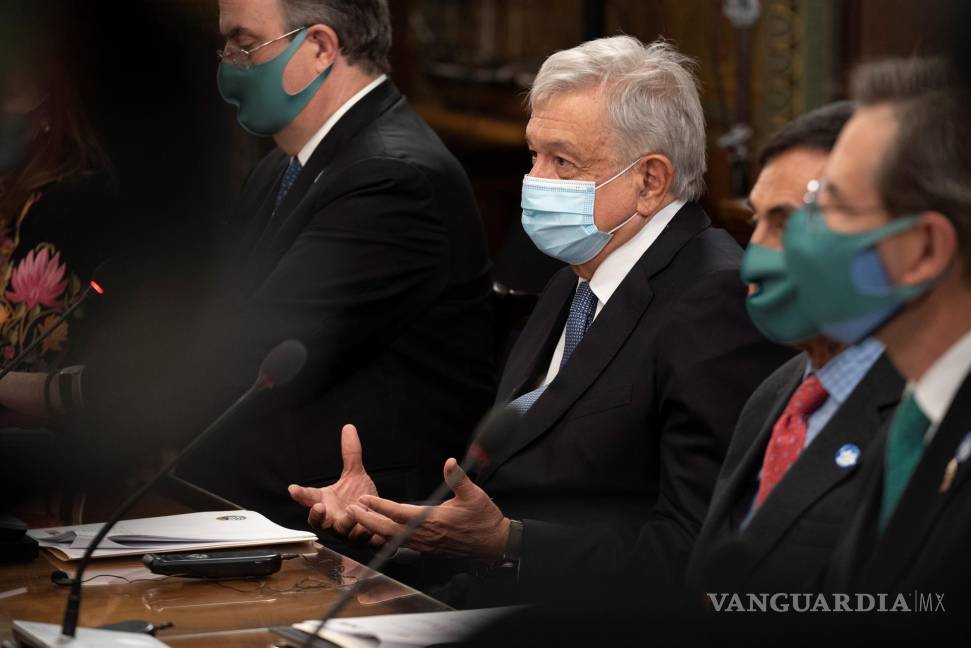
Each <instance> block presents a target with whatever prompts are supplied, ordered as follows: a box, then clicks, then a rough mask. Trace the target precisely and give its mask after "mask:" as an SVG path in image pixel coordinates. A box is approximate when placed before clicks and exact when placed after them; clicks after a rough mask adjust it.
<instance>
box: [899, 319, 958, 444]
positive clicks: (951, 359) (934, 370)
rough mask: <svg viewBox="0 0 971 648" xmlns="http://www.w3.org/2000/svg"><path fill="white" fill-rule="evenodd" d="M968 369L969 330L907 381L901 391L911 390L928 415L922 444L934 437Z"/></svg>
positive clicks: (922, 409)
mask: <svg viewBox="0 0 971 648" xmlns="http://www.w3.org/2000/svg"><path fill="white" fill-rule="evenodd" d="M969 371H971V331H968V332H967V333H965V334H964V335H963V336H962V337H961V338H960V339H959V340H958V341H957V342H955V343H954V345H953V346H951V348H950V349H948V350H947V351H945V352H944V355H942V356H941V357H940V358H938V359H937V360H935V361H934V364H932V365H931V366H930V369H928V370H927V371H926V372H925V373H924V375H923V376H921V377H920V379H919V380H916V381H911V382H909V383H907V389H906V391H905V392H904V393H913V395H914V400H916V401H917V404H918V405H919V406H920V409H921V411H923V412H924V414H925V415H926V416H927V418H928V419H930V422H931V424H930V427H928V428H927V433H926V434H925V435H924V445H927V444H928V443H930V442H931V440H932V439H933V438H934V434H935V433H936V432H937V428H938V427H939V426H940V425H941V421H942V420H943V419H944V415H945V414H947V410H948V409H949V408H950V407H951V401H953V400H954V396H955V394H957V392H958V389H960V387H961V385H962V384H963V383H964V379H965V378H966V377H967V375H968V372H969Z"/></svg>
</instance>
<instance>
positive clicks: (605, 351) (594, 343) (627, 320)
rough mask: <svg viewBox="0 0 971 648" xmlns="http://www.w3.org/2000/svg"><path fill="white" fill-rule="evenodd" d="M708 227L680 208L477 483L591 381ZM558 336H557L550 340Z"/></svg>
mask: <svg viewBox="0 0 971 648" xmlns="http://www.w3.org/2000/svg"><path fill="white" fill-rule="evenodd" d="M710 224H711V223H710V221H709V220H708V217H707V216H706V215H705V213H704V211H702V209H701V208H700V207H699V206H698V205H697V204H695V203H688V204H687V205H685V206H684V207H682V208H681V210H680V211H679V212H678V213H677V214H676V215H675V216H674V219H673V220H672V221H671V223H670V224H669V225H668V227H667V228H665V230H664V231H663V232H662V233H661V236H659V237H658V239H657V240H656V241H655V242H654V244H653V245H652V246H651V247H650V249H648V251H647V252H646V253H645V254H644V255H643V256H642V257H641V258H640V260H639V261H638V262H637V263H636V264H635V265H634V267H633V268H632V269H631V271H630V272H629V273H628V275H627V277H626V278H625V279H624V280H623V281H622V282H621V284H620V286H619V287H618V288H617V290H616V292H614V294H613V296H612V297H611V298H610V301H609V302H607V304H606V305H605V306H604V307H603V309H602V310H601V312H600V314H599V315H598V316H597V318H596V319H595V320H594V321H593V324H591V325H590V329H589V330H588V331H587V332H586V334H585V335H584V336H583V340H581V341H580V344H578V345H577V348H576V350H575V351H574V352H573V355H572V356H571V357H570V361H569V362H568V363H567V364H566V365H565V366H564V367H563V369H562V370H561V371H560V372H559V373H558V374H557V376H556V378H555V379H554V380H553V382H551V383H550V384H549V386H548V387H547V388H546V391H544V392H543V394H542V396H540V398H539V400H537V401H536V403H535V404H534V405H533V406H532V408H530V410H529V411H528V412H527V413H526V415H525V416H524V417H523V424H522V427H521V432H520V434H519V436H518V437H517V438H516V439H514V440H513V442H512V443H511V444H510V445H509V447H508V448H507V450H506V451H505V452H501V453H499V454H498V456H497V459H496V460H495V461H494V462H493V463H492V465H491V466H489V468H487V469H486V471H485V472H484V473H483V474H482V478H481V481H482V482H485V481H486V480H487V479H488V478H489V477H490V476H491V475H492V474H494V473H495V472H496V470H497V469H498V468H499V467H501V466H502V464H503V463H505V462H506V461H508V460H509V459H510V458H511V457H513V456H515V455H516V454H517V453H518V452H520V451H522V450H523V449H525V448H526V447H527V446H529V445H530V444H531V443H533V442H534V441H535V440H536V439H538V438H539V437H541V436H543V435H544V434H545V433H547V432H548V431H549V430H550V429H551V428H552V427H553V426H554V424H556V422H557V421H559V420H560V419H561V418H562V416H563V415H564V414H565V413H566V412H567V410H569V409H570V407H572V406H573V404H574V403H575V402H576V401H577V400H578V399H579V398H580V397H581V396H582V395H583V393H584V392H585V391H586V390H587V389H588V388H589V387H590V385H592V384H593V383H594V382H595V381H596V380H597V378H598V377H599V376H600V374H601V373H602V372H603V370H604V369H605V368H606V367H607V365H608V364H609V363H610V361H611V360H612V359H613V357H614V356H615V355H616V354H617V352H618V351H619V350H620V349H621V347H623V345H624V343H625V342H626V341H627V338H628V337H629V336H630V334H631V333H632V332H633V330H634V328H635V327H636V326H637V323H638V322H639V321H640V319H641V317H642V316H643V315H644V312H645V311H646V310H647V308H648V306H649V304H650V303H651V299H652V297H653V292H652V290H651V286H650V283H649V279H650V277H652V276H654V275H655V274H657V273H659V272H661V271H662V270H663V269H664V268H665V267H667V265H668V264H669V263H670V262H671V260H672V259H673V258H674V256H675V255H676V254H677V253H678V251H679V250H680V249H681V248H682V247H683V246H684V245H685V244H686V243H687V242H688V241H689V240H690V239H691V238H692V237H694V236H696V235H697V234H698V233H699V232H701V231H702V230H704V229H705V228H707V227H708V226H710ZM559 333H560V331H559V330H557V331H556V335H559Z"/></svg>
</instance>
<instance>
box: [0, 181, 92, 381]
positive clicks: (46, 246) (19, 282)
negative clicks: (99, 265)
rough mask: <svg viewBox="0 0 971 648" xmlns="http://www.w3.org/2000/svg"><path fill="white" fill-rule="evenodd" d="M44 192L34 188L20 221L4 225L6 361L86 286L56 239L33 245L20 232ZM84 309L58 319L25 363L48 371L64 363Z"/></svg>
mask: <svg viewBox="0 0 971 648" xmlns="http://www.w3.org/2000/svg"><path fill="white" fill-rule="evenodd" d="M41 198H42V196H41V194H40V193H37V194H34V195H33V196H32V197H31V198H30V200H29V201H28V202H27V204H26V205H24V208H23V210H22V211H21V214H20V217H19V218H18V219H17V222H16V223H5V224H2V225H0V227H2V229H0V354H2V358H3V362H4V363H6V362H8V361H9V360H11V359H12V358H13V357H14V356H16V355H17V354H19V353H20V352H21V351H22V350H23V349H24V348H25V347H27V346H28V345H29V344H30V343H31V342H32V341H33V340H34V339H35V338H36V337H37V336H39V335H42V334H43V333H45V332H46V331H48V330H49V329H50V328H51V327H52V326H54V324H55V322H56V321H57V319H58V317H60V316H61V315H62V314H63V313H64V311H65V310H66V309H67V308H68V307H70V306H71V305H72V304H73V303H74V302H75V301H76V300H77V299H78V297H79V296H80V294H81V290H82V285H81V280H80V279H79V278H78V276H77V274H75V273H73V272H71V269H69V268H68V266H67V263H66V262H65V259H64V258H63V257H62V253H61V251H60V250H59V249H58V248H57V247H56V245H55V244H53V243H51V242H49V241H39V242H37V243H34V244H33V245H31V243H33V242H32V241H31V242H28V241H23V240H22V238H21V225H22V224H23V222H24V220H25V218H29V217H30V213H31V210H32V208H33V207H34V205H35V204H36V203H37V202H38V201H40V200H41ZM25 248H26V249H25ZM82 310H83V309H78V310H77V311H75V312H74V313H73V314H72V316H71V317H69V318H68V319H67V320H65V321H64V322H62V323H61V324H60V325H58V326H57V328H56V329H55V330H54V331H53V332H52V333H51V334H50V336H49V337H47V338H46V339H45V340H44V341H43V342H42V343H41V344H40V346H38V347H37V348H35V349H34V350H33V351H32V352H31V354H30V355H29V356H28V357H27V358H26V360H25V362H24V364H23V365H22V366H21V367H20V368H21V369H22V370H25V371H47V370H49V369H52V368H55V367H58V366H60V365H61V361H62V359H63V357H64V355H65V353H66V352H67V348H68V344H69V338H70V337H71V327H72V324H73V323H74V320H76V319H80V318H81V317H83V313H82Z"/></svg>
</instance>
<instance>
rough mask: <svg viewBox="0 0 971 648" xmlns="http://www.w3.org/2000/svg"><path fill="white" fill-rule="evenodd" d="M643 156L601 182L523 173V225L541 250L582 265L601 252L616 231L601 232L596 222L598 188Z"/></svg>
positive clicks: (549, 254) (623, 172)
mask: <svg viewBox="0 0 971 648" xmlns="http://www.w3.org/2000/svg"><path fill="white" fill-rule="evenodd" d="M639 161H640V158H638V159H637V160H634V161H633V162H631V163H630V164H629V165H628V166H627V167H626V168H625V169H624V170H622V171H621V172H620V173H618V174H617V175H615V176H614V177H612V178H610V179H609V180H607V181H606V182H603V183H602V184H599V185H598V184H596V183H595V182H594V181H592V180H559V179H547V178H534V177H532V176H528V175H527V176H524V177H523V193H522V202H521V206H522V208H523V218H522V222H523V229H524V230H526V234H527V235H528V236H529V238H530V239H531V240H532V241H533V245H535V246H536V247H537V248H539V250H540V252H542V253H543V254H546V255H548V256H551V257H553V258H554V259H559V260H560V261H563V262H564V263H567V264H569V265H581V264H583V263H586V262H587V261H589V260H590V259H592V258H593V257H595V256H597V255H598V254H600V251H601V250H603V249H604V247H605V246H606V245H607V243H608V242H609V241H610V239H611V238H613V236H614V232H616V231H617V230H619V229H620V228H621V227H623V226H624V225H626V224H627V223H629V222H630V221H631V219H632V218H634V216H637V212H634V213H633V214H631V215H630V218H628V219H627V220H625V221H624V222H623V223H621V224H620V225H618V226H617V227H615V228H613V229H612V230H610V231H609V232H601V231H600V230H599V229H597V226H596V225H595V224H594V222H593V203H594V196H595V195H596V192H597V189H600V188H601V187H605V186H607V185H608V184H610V183H611V182H613V181H614V180H616V179H617V178H619V177H620V176H622V175H624V174H625V173H627V172H628V171H629V170H630V169H631V168H633V166H634V165H635V164H637V163H638V162H639Z"/></svg>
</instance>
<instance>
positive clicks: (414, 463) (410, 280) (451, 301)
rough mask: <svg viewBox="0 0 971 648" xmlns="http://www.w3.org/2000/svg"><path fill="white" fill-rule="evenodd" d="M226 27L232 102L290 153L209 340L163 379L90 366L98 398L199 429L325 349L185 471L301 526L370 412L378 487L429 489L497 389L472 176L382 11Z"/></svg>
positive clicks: (281, 5) (224, 13) (276, 12)
mask: <svg viewBox="0 0 971 648" xmlns="http://www.w3.org/2000/svg"><path fill="white" fill-rule="evenodd" d="M220 29H221V31H222V33H223V35H224V36H225V37H226V39H227V40H226V45H225V48H224V51H223V52H222V63H221V64H220V67H219V73H218V87H219V91H220V93H221V94H222V95H223V97H224V98H225V99H226V100H227V101H229V102H230V103H233V104H234V105H236V106H237V107H238V120H239V122H240V124H241V125H242V126H243V127H244V128H246V129H247V130H249V131H252V132H254V133H257V134H260V135H272V136H273V138H274V141H275V142H276V144H277V146H278V148H277V149H275V150H274V151H272V152H271V153H270V154H269V155H267V156H266V158H265V159H263V160H262V162H260V164H259V165H258V166H257V167H256V168H255V169H254V170H253V171H252V173H251V174H250V176H249V178H248V180H247V182H246V184H245V186H244V188H243V191H242V196H241V199H240V201H239V204H238V207H237V208H236V209H235V210H234V211H233V212H232V213H231V218H230V229H232V230H233V231H234V232H235V233H236V234H237V236H236V240H235V241H234V243H235V245H234V246H233V247H231V249H230V250H229V252H228V254H227V256H226V262H225V265H224V267H223V268H222V272H221V273H219V276H218V277H217V278H216V281H215V290H214V291H213V298H214V299H218V303H217V304H215V305H214V306H213V308H212V313H210V314H209V316H208V317H207V322H206V326H205V330H204V331H203V332H202V333H200V334H196V333H195V332H193V331H192V330H189V331H187V332H186V334H185V337H184V339H183V342H184V345H185V347H186V348H185V349H180V353H178V354H177V358H178V364H179V367H178V372H177V373H176V374H175V375H174V376H170V375H168V374H166V375H165V377H166V378H170V380H168V383H167V384H162V385H160V386H158V387H156V386H155V385H152V386H151V387H147V386H146V385H145V384H144V383H141V382H136V381H130V380H126V378H127V376H126V375H123V374H120V373H117V374H112V372H111V371H110V370H109V369H110V368H104V367H99V366H97V363H92V365H91V366H88V367H86V369H85V372H84V376H83V378H84V394H85V400H86V405H87V406H88V407H90V408H98V409H99V411H102V412H104V411H108V412H110V411H111V410H112V409H113V408H115V407H116V406H119V405H120V404H123V403H126V402H128V401H131V402H135V403H138V404H139V405H140V406H141V405H144V407H140V408H139V409H140V411H137V410H136V414H135V415H136V416H139V419H136V420H144V421H148V422H149V423H151V422H152V419H153V418H155V417H156V416H158V417H162V418H164V420H166V421H168V422H171V425H170V427H171V428H172V429H171V430H170V432H169V433H170V435H171V434H172V433H173V432H177V431H179V430H180V429H182V430H184V431H185V432H186V433H195V432H198V430H200V429H201V427H202V425H204V424H205V423H206V422H208V421H209V420H212V418H214V417H215V415H216V414H217V413H218V412H219V411H220V410H222V409H223V408H225V407H226V406H228V405H229V404H230V403H231V402H232V401H233V400H234V399H235V398H236V397H238V396H239V394H241V393H242V392H243V391H244V390H245V389H246V388H247V387H248V386H249V385H250V384H251V383H252V381H253V379H254V378H255V376H256V373H257V368H258V367H259V364H260V361H261V359H262V358H263V357H264V356H265V355H266V353H267V352H268V351H269V350H270V349H272V348H273V347H274V346H276V345H277V344H279V343H280V342H282V341H283V340H286V339H288V338H297V339H299V340H301V341H303V342H304V343H305V344H306V346H307V347H308V350H309V360H308V363H307V365H306V367H305V369H304V371H303V373H302V374H301V376H300V377H299V379H298V381H297V384H294V385H292V386H288V387H287V388H286V390H284V391H283V392H282V393H276V391H274V393H272V394H267V395H264V397H263V398H261V399H260V401H259V402H257V403H254V404H253V407H252V408H251V409H250V410H249V411H248V412H247V413H246V415H244V416H241V417H240V418H241V420H243V422H242V423H240V424H234V425H230V426H229V427H227V428H226V429H224V430H222V431H221V433H219V434H217V435H216V436H214V437H213V438H212V439H211V441H210V442H209V443H207V444H206V445H205V446H204V447H202V448H200V449H199V450H198V451H196V452H194V453H193V454H192V455H191V456H190V457H188V459H187V463H186V465H185V466H184V467H182V468H180V470H179V473H180V475H181V476H183V477H185V478H188V479H189V480H191V481H193V482H195V483H197V484H199V485H201V486H203V487H204V488H206V489H208V490H211V491H214V492H215V493H217V494H219V495H221V496H223V497H226V498H229V499H230V500H232V501H235V502H237V503H238V504H241V505H243V506H245V507H248V508H254V509H257V510H260V511H262V512H264V513H266V514H267V515H269V516H270V517H271V518H274V519H276V520H278V521H282V522H287V523H289V524H293V525H302V524H303V521H304V520H305V518H306V514H305V513H304V512H303V511H302V509H301V508H300V507H299V506H298V505H296V504H294V503H293V501H292V500H291V499H290V498H289V497H288V496H287V493H286V487H287V485H288V484H290V483H292V482H298V483H303V484H309V485H322V484H326V483H328V482H331V481H335V480H336V479H337V478H338V477H339V475H340V473H341V458H340V456H339V455H338V453H336V448H337V441H336V440H337V437H338V434H339V431H340V429H341V426H342V425H343V424H345V423H347V422H348V421H354V422H355V423H356V424H357V426H358V429H359V431H360V434H361V436H362V437H363V438H364V439H365V441H367V442H368V445H369V446H370V447H371V448H372V450H371V453H370V455H369V463H370V465H371V467H372V475H373V477H374V479H375V481H376V482H377V483H378V484H380V485H381V487H382V489H388V492H395V493H397V497H401V498H414V497H420V496H422V495H423V494H424V493H426V492H427V490H428V489H430V488H431V487H433V485H434V483H435V482H436V481H437V478H438V475H439V470H440V466H441V463H442V462H443V461H444V460H445V459H446V458H447V457H448V456H449V455H451V454H455V453H457V452H461V451H462V450H463V449H464V447H465V445H466V444H467V441H468V435H469V433H470V432H471V430H472V428H473V426H474V424H475V422H476V420H477V419H478V418H479V417H480V416H481V414H482V412H484V411H485V409H486V408H487V407H488V405H489V404H490V403H491V402H492V400H493V398H494V389H495V378H494V370H493V366H492V364H493V363H492V348H491V330H492V329H491V323H490V306H489V299H490V286H491V282H490V277H489V262H488V258H487V255H486V249H485V243H484V237H483V233H482V226H481V222H480V220H479V217H478V213H477V209H476V205H475V201H474V198H473V195H472V191H471V187H470V184H469V181H468V179H467V177H466V175H465V173H464V172H463V170H462V168H461V166H460V165H459V164H458V162H457V160H456V159H455V158H454V157H453V156H452V155H451V154H450V153H449V152H448V151H447V150H446V148H445V147H444V145H443V144H442V142H441V141H440V140H439V139H438V138H437V137H436V136H435V134H434V133H433V132H432V131H431V129H430V128H429V127H428V126H427V125H426V124H425V123H424V122H423V121H422V120H421V119H420V118H419V117H418V116H417V115H416V114H415V113H414V112H413V111H412V110H411V109H410V108H409V107H408V104H407V103H406V101H405V100H404V98H403V97H402V96H401V94H400V93H399V92H398V90H397V89H396V88H395V86H394V84H393V83H392V82H391V80H389V79H388V78H387V72H388V71H389V65H388V58H387V57H388V50H389V47H390V42H391V33H390V29H391V28H390V19H389V14H388V7H387V3H386V2H384V0H368V1H364V0H353V1H352V0H319V1H318V2H307V1H302V2H290V1H288V0H238V1H237V0H224V1H223V2H221V3H220ZM197 341H198V344H195V343H196V342H197ZM173 364H175V363H173ZM42 379H43V376H41V382H43V380H42ZM157 382H159V383H162V382H163V381H162V380H159V381H157ZM129 383H131V384H129ZM187 395H188V396H187ZM55 396H56V394H55ZM150 398H151V399H154V400H155V401H157V402H155V403H150V404H148V405H146V400H149V399H150ZM41 402H43V401H42V400H41ZM133 409H134V408H133ZM173 419H175V421H173ZM176 422H177V423H176ZM128 427H129V429H139V428H135V427H133V426H131V425H129V426H128Z"/></svg>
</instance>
